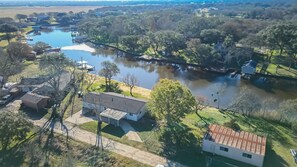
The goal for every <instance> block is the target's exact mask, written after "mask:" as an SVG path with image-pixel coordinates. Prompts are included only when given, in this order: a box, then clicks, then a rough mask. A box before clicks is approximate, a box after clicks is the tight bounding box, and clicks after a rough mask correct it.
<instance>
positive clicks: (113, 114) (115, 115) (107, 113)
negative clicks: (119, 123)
mask: <svg viewBox="0 0 297 167" xmlns="http://www.w3.org/2000/svg"><path fill="white" fill-rule="evenodd" d="M100 115H101V116H103V117H108V118H112V119H115V120H120V119H122V118H124V117H125V116H126V115H127V113H125V112H122V111H118V110H113V109H110V108H108V109H106V110H104V111H103V112H102V113H100Z"/></svg>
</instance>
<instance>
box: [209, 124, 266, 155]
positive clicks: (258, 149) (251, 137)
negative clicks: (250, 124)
mask: <svg viewBox="0 0 297 167" xmlns="http://www.w3.org/2000/svg"><path fill="white" fill-rule="evenodd" d="M204 139H205V140H209V141H213V142H215V143H218V144H222V145H226V146H229V147H233V148H237V149H241V150H244V151H247V152H251V153H254V154H259V155H265V149H266V137H261V136H257V135H255V134H252V133H249V132H244V131H240V132H236V131H234V130H233V129H230V128H227V127H224V126H220V125H216V124H212V125H210V126H209V130H208V132H207V133H206V135H205V136H204Z"/></svg>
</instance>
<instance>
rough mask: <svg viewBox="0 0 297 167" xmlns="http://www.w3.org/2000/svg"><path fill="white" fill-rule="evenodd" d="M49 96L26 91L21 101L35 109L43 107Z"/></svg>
mask: <svg viewBox="0 0 297 167" xmlns="http://www.w3.org/2000/svg"><path fill="white" fill-rule="evenodd" d="M49 99H50V97H48V96H42V95H38V94H36V93H31V92H28V93H26V94H25V95H24V96H23V97H21V100H22V103H23V104H24V105H25V106H27V107H29V108H32V109H35V110H37V112H38V111H39V110H40V109H43V108H45V107H46V106H47V104H48V101H49Z"/></svg>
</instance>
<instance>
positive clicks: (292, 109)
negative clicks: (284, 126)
mask: <svg viewBox="0 0 297 167" xmlns="http://www.w3.org/2000/svg"><path fill="white" fill-rule="evenodd" d="M278 113H279V114H280V119H279V121H280V122H282V121H289V122H290V123H292V122H293V121H296V120H297V99H294V100H292V99H289V100H285V101H283V102H281V103H280V104H279V107H278Z"/></svg>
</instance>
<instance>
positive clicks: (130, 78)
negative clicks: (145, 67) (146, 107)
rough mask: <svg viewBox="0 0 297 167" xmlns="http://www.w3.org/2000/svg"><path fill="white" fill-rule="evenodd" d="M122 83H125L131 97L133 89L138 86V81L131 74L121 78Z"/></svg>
mask: <svg viewBox="0 0 297 167" xmlns="http://www.w3.org/2000/svg"><path fill="white" fill-rule="evenodd" d="M123 82H124V83H125V85H126V86H128V87H129V88H130V95H131V96H133V92H132V91H133V88H134V87H135V86H137V85H138V80H137V78H136V76H135V75H133V74H127V75H126V76H125V77H124V78H123Z"/></svg>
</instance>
